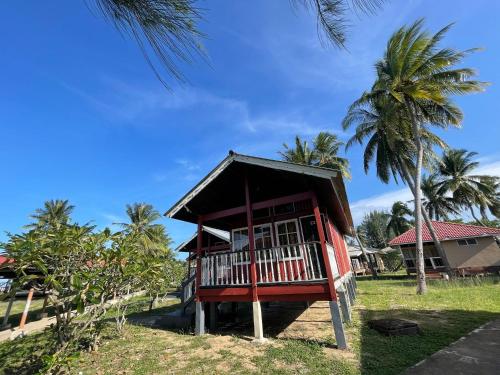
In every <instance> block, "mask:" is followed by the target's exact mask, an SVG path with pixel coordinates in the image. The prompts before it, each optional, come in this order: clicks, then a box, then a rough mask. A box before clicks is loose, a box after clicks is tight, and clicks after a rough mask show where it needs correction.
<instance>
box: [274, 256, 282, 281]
mask: <svg viewBox="0 0 500 375" xmlns="http://www.w3.org/2000/svg"><path fill="white" fill-rule="evenodd" d="M274 256H275V258H276V272H277V273H278V282H281V267H280V254H279V249H274Z"/></svg>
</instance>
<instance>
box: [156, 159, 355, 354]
mask: <svg viewBox="0 0 500 375" xmlns="http://www.w3.org/2000/svg"><path fill="white" fill-rule="evenodd" d="M165 215H166V216H168V217H171V218H175V219H179V220H183V221H187V222H191V223H196V224H197V225H198V232H197V241H196V249H193V250H195V251H196V252H195V259H196V262H195V264H196V266H195V269H196V272H195V276H194V277H193V278H194V282H195V285H196V287H195V297H194V298H195V301H196V320H195V322H196V328H195V332H196V333H197V334H203V333H204V331H205V327H204V324H205V323H204V321H205V319H204V311H205V310H204V309H205V304H206V303H212V304H214V303H218V302H227V301H229V302H252V303H253V305H252V307H253V318H254V331H255V336H256V339H263V327H262V316H261V306H260V302H268V301H330V309H331V313H332V321H333V326H334V331H335V336H336V339H337V344H338V346H339V347H341V348H343V347H346V341H345V336H344V331H343V325H342V319H341V313H340V309H342V315H343V318H344V321H345V320H346V319H349V318H350V309H349V305H350V303H351V302H352V301H353V299H354V297H355V282H354V278H353V274H352V272H351V263H350V260H349V255H348V253H347V249H346V243H345V240H344V236H345V235H349V234H351V233H352V228H353V224H352V218H351V213H350V210H349V205H348V201H347V196H346V192H345V187H344V183H343V180H342V176H341V175H340V173H339V172H338V171H336V170H332V169H327V168H320V167H313V166H306V165H299V164H295V163H288V162H283V161H275V160H269V159H263V158H258V157H252V156H245V155H239V154H236V153H234V152H230V153H229V155H228V156H227V157H226V158H225V159H224V160H223V161H222V162H221V163H220V164H219V165H218V166H217V167H215V169H213V170H212V171H211V172H210V173H209V174H208V175H207V176H206V177H205V178H203V179H202V180H201V181H200V182H199V183H198V184H197V185H196V186H195V187H194V188H193V189H192V190H191V191H189V192H188V193H187V194H186V195H185V196H184V197H183V198H182V199H180V200H179V201H178V202H177V203H176V204H175V205H174V206H173V207H172V208H170V209H169V210H168V211H167V213H166V214H165ZM207 228H208V229H212V230H214V229H215V230H216V231H218V232H217V234H219V235H220V234H221V233H224V232H225V233H229V234H230V236H229V238H228V239H229V242H228V243H226V244H225V243H223V241H222V242H221V243H220V244H218V245H210V244H207V239H208V238H209V237H208V235H210V234H212V235H213V233H210V232H207V230H206V229H207ZM219 237H220V236H219ZM192 240H193V239H191V241H192ZM188 241H189V240H188ZM188 243H189V242H186V243H184V244H183V245H182V247H183V248H184V249H187V248H186V244H188ZM187 247H189V246H187ZM189 250H191V249H187V251H189ZM193 259H194V257H193Z"/></svg>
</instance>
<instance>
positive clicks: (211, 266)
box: [201, 242, 326, 287]
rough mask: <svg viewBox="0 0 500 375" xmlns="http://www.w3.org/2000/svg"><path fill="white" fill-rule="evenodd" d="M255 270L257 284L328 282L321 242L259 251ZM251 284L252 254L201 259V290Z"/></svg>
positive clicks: (236, 253) (235, 254)
mask: <svg viewBox="0 0 500 375" xmlns="http://www.w3.org/2000/svg"><path fill="white" fill-rule="evenodd" d="M255 267H256V272H257V284H275V283H289V282H304V281H318V280H325V279H326V273H325V268H324V262H323V256H322V252H321V245H320V243H319V242H308V243H303V244H297V245H288V246H278V247H273V248H269V249H259V250H255ZM250 284H251V278H250V252H249V251H248V250H245V251H231V252H224V253H215V254H209V255H206V256H204V257H202V258H201V286H204V287H208V286H229V285H231V286H234V285H250Z"/></svg>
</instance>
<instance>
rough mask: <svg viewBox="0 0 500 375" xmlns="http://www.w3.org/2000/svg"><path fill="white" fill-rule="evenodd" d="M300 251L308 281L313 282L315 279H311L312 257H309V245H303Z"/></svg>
mask: <svg viewBox="0 0 500 375" xmlns="http://www.w3.org/2000/svg"><path fill="white" fill-rule="evenodd" d="M300 251H301V254H302V258H304V268H305V270H306V277H307V280H312V279H314V277H311V267H310V261H311V257H310V256H309V248H308V246H307V245H302V246H300Z"/></svg>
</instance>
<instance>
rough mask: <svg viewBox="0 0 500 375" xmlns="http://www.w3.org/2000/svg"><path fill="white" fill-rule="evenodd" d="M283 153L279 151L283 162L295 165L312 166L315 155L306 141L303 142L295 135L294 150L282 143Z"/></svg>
mask: <svg viewBox="0 0 500 375" xmlns="http://www.w3.org/2000/svg"><path fill="white" fill-rule="evenodd" d="M283 148H284V151H279V154H280V155H281V158H282V159H283V160H285V161H288V162H291V163H297V164H305V165H314V163H315V159H316V155H315V154H314V151H313V150H312V149H311V148H310V147H309V144H308V143H307V141H303V140H302V139H300V137H299V136H298V135H297V136H295V148H291V147H289V146H288V145H287V144H286V143H283Z"/></svg>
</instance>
